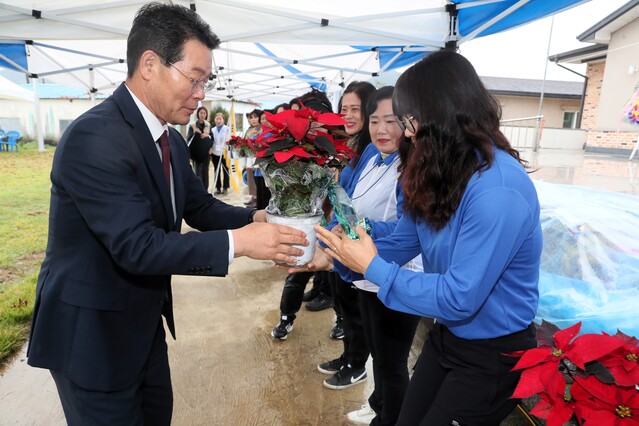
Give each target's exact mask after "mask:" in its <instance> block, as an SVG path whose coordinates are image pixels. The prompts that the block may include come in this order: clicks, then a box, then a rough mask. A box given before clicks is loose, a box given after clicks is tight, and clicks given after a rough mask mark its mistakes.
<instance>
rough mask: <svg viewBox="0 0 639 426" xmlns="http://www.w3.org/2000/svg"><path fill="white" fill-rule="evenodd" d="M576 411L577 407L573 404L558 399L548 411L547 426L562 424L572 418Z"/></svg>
mask: <svg viewBox="0 0 639 426" xmlns="http://www.w3.org/2000/svg"><path fill="white" fill-rule="evenodd" d="M574 412H575V409H574V408H573V406H572V404H568V403H566V402H564V401H563V400H561V401H558V402H557V404H556V405H555V406H554V407H552V409H551V410H550V412H549V413H548V417H547V420H546V426H562V425H564V424H566V422H568V420H570V418H571V417H572V415H573V414H574Z"/></svg>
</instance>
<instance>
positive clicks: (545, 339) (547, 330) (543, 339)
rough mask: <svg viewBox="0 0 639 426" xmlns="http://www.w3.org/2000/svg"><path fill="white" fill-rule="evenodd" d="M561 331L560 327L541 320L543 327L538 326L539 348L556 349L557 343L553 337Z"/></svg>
mask: <svg viewBox="0 0 639 426" xmlns="http://www.w3.org/2000/svg"><path fill="white" fill-rule="evenodd" d="M558 331H559V327H557V326H556V325H555V324H553V323H551V322H548V321H545V320H541V325H538V326H537V343H538V344H539V346H550V347H551V348H554V347H555V341H554V340H553V339H552V336H553V335H554V334H555V333H556V332H558Z"/></svg>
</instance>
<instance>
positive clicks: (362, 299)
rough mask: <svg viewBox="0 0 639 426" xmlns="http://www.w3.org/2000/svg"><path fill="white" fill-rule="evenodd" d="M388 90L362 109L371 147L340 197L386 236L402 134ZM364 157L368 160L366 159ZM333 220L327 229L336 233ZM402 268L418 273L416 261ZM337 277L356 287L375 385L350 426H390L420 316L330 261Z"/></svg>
mask: <svg viewBox="0 0 639 426" xmlns="http://www.w3.org/2000/svg"><path fill="white" fill-rule="evenodd" d="M392 97H393V87H392V86H386V87H382V88H381V89H379V90H377V91H375V92H373V93H372V94H371V95H370V96H369V97H368V105H367V106H366V111H367V112H369V113H370V116H369V125H368V128H369V130H370V135H371V139H372V143H371V144H370V145H368V147H367V148H366V149H365V150H364V153H363V154H362V159H361V160H360V161H359V163H358V165H357V167H356V168H355V171H354V172H353V175H352V177H351V182H350V183H347V184H346V193H347V194H348V195H349V197H350V198H351V199H352V202H353V207H354V208H355V210H356V211H357V213H358V214H359V215H361V216H362V217H367V218H368V219H369V220H370V222H371V228H372V235H373V236H374V237H375V238H380V237H382V236H384V235H388V234H390V233H391V232H392V231H393V229H394V228H395V226H396V225H397V220H398V219H399V218H400V217H401V216H402V213H403V211H402V203H403V194H402V190H401V185H400V184H399V181H398V167H399V155H398V149H399V145H400V144H401V143H402V141H403V140H404V135H403V132H402V130H401V128H400V127H399V124H398V123H397V117H396V116H395V114H393V105H392ZM366 159H368V160H366ZM337 225H338V223H337V221H335V220H334V221H333V222H332V223H331V224H329V226H328V229H334V230H335V232H338V234H339V233H340V231H342V228H341V227H340V226H337ZM403 267H404V268H407V269H410V270H413V271H422V265H421V257H420V256H417V257H416V258H414V259H412V260H411V261H410V262H408V264H406V265H404V266H403ZM335 269H336V270H337V271H338V273H339V274H340V276H341V277H342V279H344V280H345V281H347V282H349V281H352V282H353V283H354V284H355V286H357V288H358V289H359V294H358V299H359V308H360V314H361V316H362V326H363V328H364V335H365V337H366V344H367V345H368V349H369V350H370V352H371V357H372V358H373V377H374V379H375V387H374V389H373V392H372V393H371V395H370V397H369V398H368V404H365V405H363V406H362V408H361V409H360V410H357V411H353V412H350V413H348V415H347V417H348V419H349V420H350V421H351V422H353V423H358V424H372V425H394V424H395V422H396V421H397V417H398V416H399V412H400V409H401V407H402V401H403V400H404V395H405V394H406V389H407V388H408V381H409V375H408V355H409V352H410V348H411V345H412V343H413V337H414V336H415V330H416V329H417V324H418V323H419V320H420V317H419V316H417V315H412V314H407V313H404V312H399V311H395V310H392V309H390V308H387V307H386V306H384V304H383V303H382V302H381V301H380V300H379V299H378V298H377V289H378V287H377V286H376V285H374V284H372V283H370V282H369V281H366V280H362V279H361V277H359V276H354V275H353V273H352V271H350V270H349V269H347V268H345V267H343V265H340V264H339V263H337V262H336V263H335Z"/></svg>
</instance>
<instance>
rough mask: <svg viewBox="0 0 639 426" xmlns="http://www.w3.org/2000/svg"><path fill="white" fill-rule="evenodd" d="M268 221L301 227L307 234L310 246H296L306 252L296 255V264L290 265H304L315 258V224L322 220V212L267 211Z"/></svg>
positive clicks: (296, 227)
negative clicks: (285, 212)
mask: <svg viewBox="0 0 639 426" xmlns="http://www.w3.org/2000/svg"><path fill="white" fill-rule="evenodd" d="M266 221H267V222H268V223H275V224H277V225H286V226H290V227H291V228H295V229H299V230H300V231H302V232H304V233H305V234H306V239H307V240H308V246H294V247H297V248H299V249H302V250H303V251H304V253H303V254H302V255H301V256H297V257H295V258H296V259H297V262H296V263H295V265H292V264H291V265H290V266H304V265H306V264H307V263H309V262H310V261H311V260H313V255H314V254H315V242H316V241H317V236H316V235H315V229H314V228H313V226H314V225H318V224H319V223H320V222H321V221H322V215H321V214H318V215H315V216H282V215H275V214H270V213H268V212H267V213H266Z"/></svg>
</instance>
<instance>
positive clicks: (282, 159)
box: [273, 151, 295, 163]
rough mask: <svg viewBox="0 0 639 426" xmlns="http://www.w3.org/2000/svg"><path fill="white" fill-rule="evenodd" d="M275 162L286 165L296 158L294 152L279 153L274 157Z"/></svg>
mask: <svg viewBox="0 0 639 426" xmlns="http://www.w3.org/2000/svg"><path fill="white" fill-rule="evenodd" d="M273 156H274V157H275V161H277V162H278V163H285V162H286V161H288V160H290V159H291V158H293V156H295V153H294V152H291V151H277V152H276V153H275V154H274V155H273Z"/></svg>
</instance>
